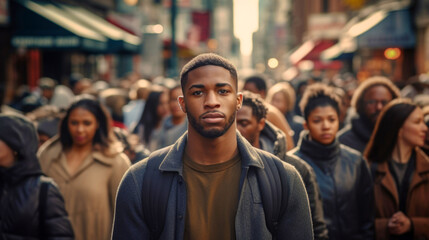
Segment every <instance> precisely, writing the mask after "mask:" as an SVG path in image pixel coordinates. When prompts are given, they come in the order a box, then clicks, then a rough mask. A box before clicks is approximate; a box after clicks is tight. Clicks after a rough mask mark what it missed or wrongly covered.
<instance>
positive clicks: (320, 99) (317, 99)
mask: <svg viewBox="0 0 429 240" xmlns="http://www.w3.org/2000/svg"><path fill="white" fill-rule="evenodd" d="M340 104H341V100H340V97H339V96H338V95H337V94H336V93H335V90H334V88H333V87H329V86H328V85H326V84H323V83H314V84H311V85H310V86H308V87H307V88H306V89H305V91H304V94H303V96H302V99H301V101H300V103H299V107H300V108H301V112H302V114H303V115H304V119H305V120H306V121H307V120H308V116H309V115H310V113H311V112H312V111H313V110H314V109H315V108H317V107H326V106H331V107H333V108H334V109H335V111H336V112H337V114H338V116H340Z"/></svg>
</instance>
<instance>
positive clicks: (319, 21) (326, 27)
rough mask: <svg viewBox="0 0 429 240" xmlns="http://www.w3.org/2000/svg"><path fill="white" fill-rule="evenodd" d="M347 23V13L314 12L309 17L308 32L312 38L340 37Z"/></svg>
mask: <svg viewBox="0 0 429 240" xmlns="http://www.w3.org/2000/svg"><path fill="white" fill-rule="evenodd" d="M346 23H347V16H346V14H345V13H329V14H312V15H310V17H309V19H308V34H309V37H310V38H312V39H321V38H323V39H338V38H339V36H340V34H341V30H342V29H343V28H344V26H345V25H346Z"/></svg>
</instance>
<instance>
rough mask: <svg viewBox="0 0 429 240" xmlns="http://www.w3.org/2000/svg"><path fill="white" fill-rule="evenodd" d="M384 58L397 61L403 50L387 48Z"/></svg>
mask: <svg viewBox="0 0 429 240" xmlns="http://www.w3.org/2000/svg"><path fill="white" fill-rule="evenodd" d="M384 56H385V57H386V58H387V59H390V60H396V59H398V58H399V57H400V56H401V49H399V48H387V49H386V50H384Z"/></svg>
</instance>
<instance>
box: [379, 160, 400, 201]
mask: <svg viewBox="0 0 429 240" xmlns="http://www.w3.org/2000/svg"><path fill="white" fill-rule="evenodd" d="M377 172H380V173H381V174H382V175H383V177H382V179H381V186H382V187H383V188H384V189H386V190H387V191H388V192H389V193H390V194H391V195H392V197H393V199H394V201H395V205H396V206H399V196H398V190H397V189H396V184H395V180H394V179H393V177H392V174H390V173H389V169H388V165H387V162H383V163H380V164H379V165H378V167H377ZM388 173H389V174H388Z"/></svg>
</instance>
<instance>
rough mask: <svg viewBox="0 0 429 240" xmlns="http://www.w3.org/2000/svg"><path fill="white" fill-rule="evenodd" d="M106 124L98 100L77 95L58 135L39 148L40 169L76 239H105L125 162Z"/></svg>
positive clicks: (104, 114)
mask: <svg viewBox="0 0 429 240" xmlns="http://www.w3.org/2000/svg"><path fill="white" fill-rule="evenodd" d="M110 124H111V122H110V118H109V115H108V114H107V112H106V111H105V110H104V108H103V107H102V106H101V105H100V103H99V102H98V101H96V100H94V99H91V98H85V97H83V98H81V99H78V100H77V101H76V102H74V103H73V104H72V105H71V107H70V108H69V109H68V111H67V113H66V115H65V117H64V119H63V120H62V122H61V125H60V134H59V137H55V138H53V139H51V140H49V141H48V142H46V143H45V144H44V145H42V146H41V148H40V150H39V158H40V162H41V167H42V170H43V172H44V173H45V174H46V175H48V176H49V177H52V178H53V179H54V180H55V182H57V184H58V186H59V189H60V191H61V193H62V194H63V196H64V200H65V205H66V210H67V211H68V213H69V216H70V220H71V223H72V226H73V229H74V231H75V237H76V240H89V239H97V240H105V239H106V240H107V239H110V233H111V227H112V221H113V211H114V206H115V197H116V190H117V188H118V185H119V182H120V181H121V178H122V175H123V174H124V173H125V171H126V170H127V169H128V167H129V166H130V162H129V160H128V158H127V157H126V156H125V154H123V153H120V148H119V147H116V141H115V140H113V138H112V136H113V135H112V133H111V128H110ZM118 146H120V145H118Z"/></svg>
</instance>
